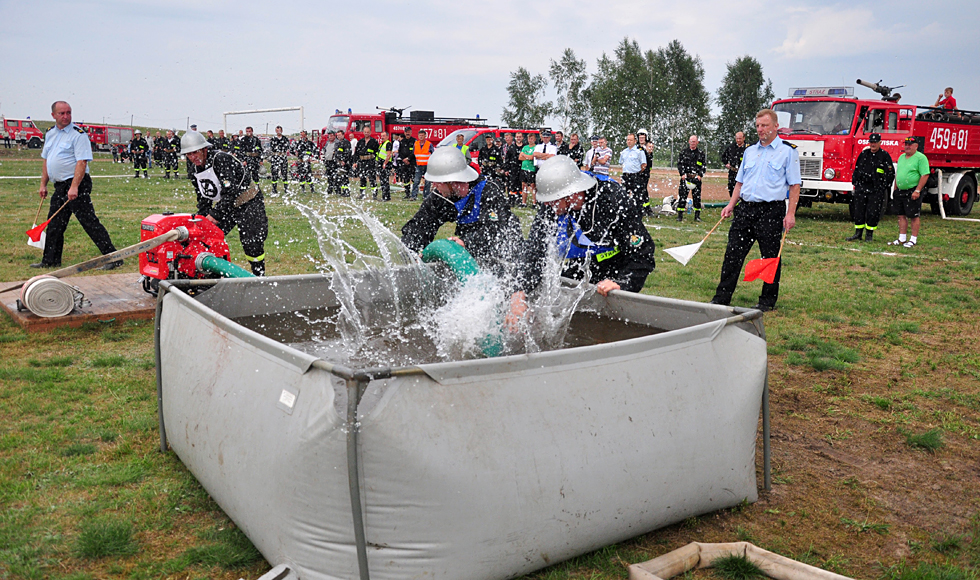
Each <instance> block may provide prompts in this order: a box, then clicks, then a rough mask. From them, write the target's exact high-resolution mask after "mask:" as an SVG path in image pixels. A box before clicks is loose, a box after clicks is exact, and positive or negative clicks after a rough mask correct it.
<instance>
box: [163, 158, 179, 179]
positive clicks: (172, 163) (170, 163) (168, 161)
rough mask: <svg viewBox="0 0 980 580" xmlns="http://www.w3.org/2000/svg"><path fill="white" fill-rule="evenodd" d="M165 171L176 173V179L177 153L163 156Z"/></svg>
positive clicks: (175, 174)
mask: <svg viewBox="0 0 980 580" xmlns="http://www.w3.org/2000/svg"><path fill="white" fill-rule="evenodd" d="M163 170H164V171H165V172H166V173H170V172H171V171H173V172H174V177H176V176H177V154H176V153H164V155H163Z"/></svg>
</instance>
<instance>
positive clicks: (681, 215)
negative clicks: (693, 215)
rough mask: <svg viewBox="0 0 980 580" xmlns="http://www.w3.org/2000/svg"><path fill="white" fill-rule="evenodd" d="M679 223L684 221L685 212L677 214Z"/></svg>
mask: <svg viewBox="0 0 980 580" xmlns="http://www.w3.org/2000/svg"><path fill="white" fill-rule="evenodd" d="M677 221H679V222H682V221H684V212H683V211H679V212H677Z"/></svg>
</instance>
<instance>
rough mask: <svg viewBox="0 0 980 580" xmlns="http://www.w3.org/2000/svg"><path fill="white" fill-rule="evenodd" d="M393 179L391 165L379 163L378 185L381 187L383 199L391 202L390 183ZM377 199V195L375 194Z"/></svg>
mask: <svg viewBox="0 0 980 580" xmlns="http://www.w3.org/2000/svg"><path fill="white" fill-rule="evenodd" d="M390 177H391V163H385V162H383V161H378V184H379V185H380V186H381V199H383V200H384V201H390V200H391V184H390V183H389V182H388V180H389V178H390ZM375 197H377V194H375Z"/></svg>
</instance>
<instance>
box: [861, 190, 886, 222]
mask: <svg viewBox="0 0 980 580" xmlns="http://www.w3.org/2000/svg"><path fill="white" fill-rule="evenodd" d="M887 193H888V190H887V189H876V188H872V189H868V188H866V187H855V188H854V194H853V195H854V197H853V203H854V225H855V226H863V227H865V228H867V229H868V230H871V231H874V230H875V229H877V228H878V220H879V219H881V211H882V209H883V206H884V203H885V197H886V195H887Z"/></svg>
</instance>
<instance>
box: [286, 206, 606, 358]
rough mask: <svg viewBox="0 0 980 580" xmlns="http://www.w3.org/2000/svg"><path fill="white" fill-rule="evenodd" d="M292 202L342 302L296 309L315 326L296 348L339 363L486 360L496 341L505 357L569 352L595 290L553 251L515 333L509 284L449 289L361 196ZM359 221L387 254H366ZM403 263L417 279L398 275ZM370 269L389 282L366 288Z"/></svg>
mask: <svg viewBox="0 0 980 580" xmlns="http://www.w3.org/2000/svg"><path fill="white" fill-rule="evenodd" d="M283 199H284V201H285V203H286V204H288V205H292V206H294V207H296V208H297V209H298V210H299V211H300V213H302V214H303V216H304V217H306V219H307V220H308V221H309V222H310V225H311V227H312V228H313V231H314V233H315V234H316V237H317V245H318V247H319V249H320V254H321V257H322V262H321V264H320V266H319V269H320V270H321V271H323V272H324V273H327V272H330V273H331V282H330V288H331V290H332V291H333V292H334V294H335V295H336V299H337V303H338V305H339V306H338V307H337V308H336V309H325V310H321V311H318V312H316V313H300V312H297V313H294V314H295V316H296V318H297V319H299V320H302V321H304V322H305V324H306V325H308V327H309V329H310V330H311V331H312V332H311V335H310V336H309V337H308V338H309V341H306V340H304V341H303V342H302V343H297V344H294V346H297V347H299V348H301V349H302V350H305V351H307V352H311V354H315V355H318V356H324V357H325V358H329V359H330V360H335V361H338V362H343V363H348V364H349V363H355V362H356V363H358V364H361V363H363V364H382V365H391V366H402V365H408V364H418V363H420V362H431V361H433V360H443V361H448V360H463V359H471V358H480V357H483V356H486V354H485V353H486V352H487V349H486V346H487V345H488V344H491V343H493V344H500V345H503V349H502V352H501V353H500V354H514V353H521V352H528V353H531V352H540V351H544V350H552V349H555V348H560V347H561V346H562V345H563V343H564V340H565V336H566V334H567V331H568V326H569V323H570V321H571V317H572V314H573V313H574V312H575V310H576V308H577V306H578V304H579V303H580V302H581V301H582V300H583V299H584V298H586V297H587V296H589V295H590V294H591V293H592V292H594V287H592V286H591V285H589V284H587V283H586V282H584V281H583V282H579V283H578V284H575V285H572V286H569V285H563V284H562V282H561V279H560V274H561V271H562V260H561V259H559V257H558V255H557V251H556V250H555V249H554V248H549V253H548V258H547V262H546V267H545V271H544V272H543V279H542V283H541V285H540V287H539V288H538V290H537V291H536V292H535V294H534V296H533V298H532V299H531V301H530V303H529V304H528V315H527V316H525V317H524V318H523V319H522V321H521V322H520V324H519V325H518V327H517V328H516V331H512V329H506V328H504V326H503V324H502V321H503V318H504V313H505V312H506V309H507V308H509V304H510V300H511V293H512V291H513V284H512V283H511V281H510V280H503V279H500V278H497V277H495V276H493V275H492V274H489V273H481V274H478V275H475V276H472V277H470V278H469V279H468V280H467V282H466V283H465V284H462V285H460V284H457V283H455V282H451V283H447V284H445V285H443V286H440V285H439V284H438V283H434V282H435V280H436V278H435V277H434V276H433V275H432V274H431V272H430V271H429V270H428V266H425V265H423V264H422V263H421V260H420V259H419V257H418V255H417V254H415V253H414V252H412V251H411V250H410V249H408V248H407V247H406V246H405V245H404V244H402V242H401V239H400V238H399V237H398V236H397V235H395V234H394V233H393V232H392V231H391V230H389V229H388V228H387V227H385V225H384V224H382V223H381V221H380V220H379V219H378V218H377V217H376V216H374V215H373V214H371V213H370V211H368V209H366V208H365V207H363V206H362V205H360V204H358V203H357V202H355V201H354V200H347V199H342V200H341V199H330V201H329V206H328V207H326V208H324V209H319V208H315V207H313V206H312V205H310V204H307V203H303V202H301V201H299V200H297V199H295V198H294V197H292V196H289V195H287V196H284V198H283ZM351 226H354V227H357V226H363V228H364V229H365V230H366V231H367V232H368V233H369V235H370V236H371V239H372V241H373V242H374V244H375V246H376V247H377V252H378V254H379V255H371V254H367V253H364V252H362V251H361V250H359V249H358V248H357V247H355V246H354V245H353V244H352V243H350V242H348V241H347V240H345V239H344V234H345V231H348V232H349V230H350V227H351ZM395 268H401V269H408V270H409V271H411V272H412V275H410V276H409V277H408V278H407V279H406V278H404V277H402V278H399V277H398V276H396V275H395ZM364 271H371V274H372V276H371V280H374V281H375V282H377V281H381V284H380V285H376V286H375V287H371V288H366V287H365V286H366V285H365V284H359V281H360V280H362V277H361V276H359V273H362V272H364ZM399 279H401V283H399ZM584 279H585V280H588V273H587V272H586V276H585V278H584ZM406 280H408V282H406ZM338 335H339V336H338ZM304 337H305V335H304ZM433 351H434V353H433ZM433 354H434V355H435V356H433Z"/></svg>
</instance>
